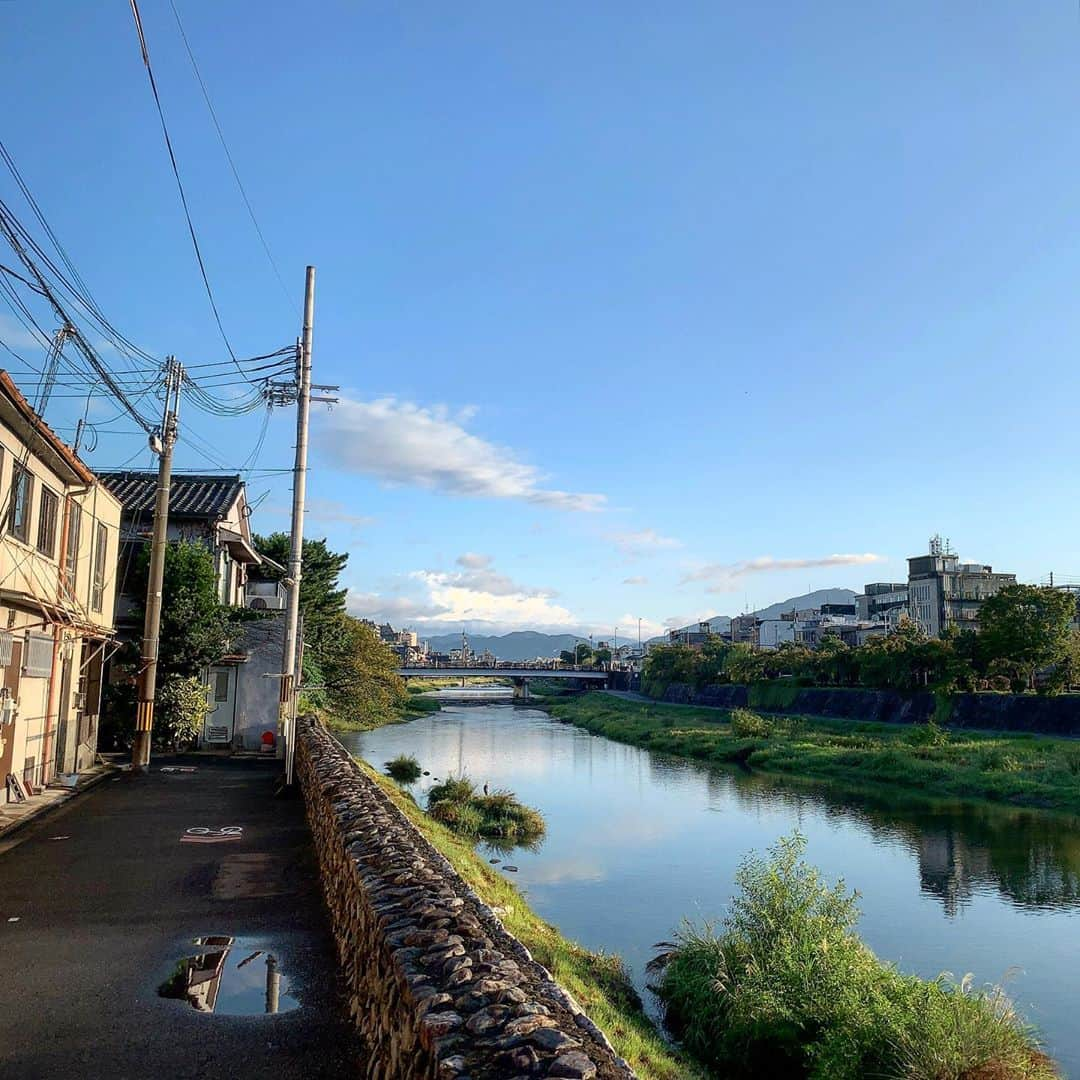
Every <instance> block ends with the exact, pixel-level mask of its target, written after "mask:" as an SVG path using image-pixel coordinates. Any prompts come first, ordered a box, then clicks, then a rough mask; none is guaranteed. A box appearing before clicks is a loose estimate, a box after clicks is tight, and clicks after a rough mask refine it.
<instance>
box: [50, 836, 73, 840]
mask: <svg viewBox="0 0 1080 1080" xmlns="http://www.w3.org/2000/svg"><path fill="white" fill-rule="evenodd" d="M49 839H50V840H70V839H71V837H70V836H50V837H49Z"/></svg>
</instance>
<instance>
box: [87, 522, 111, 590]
mask: <svg viewBox="0 0 1080 1080" xmlns="http://www.w3.org/2000/svg"><path fill="white" fill-rule="evenodd" d="M108 547H109V530H108V529H106V528H105V526H104V525H103V524H102V523H101V522H98V527H97V532H96V534H95V537H94V583H93V588H92V589H91V591H90V607H91V608H92V609H93V610H94V611H100V610H101V606H102V604H103V603H104V602H105V557H106V555H107V554H108Z"/></svg>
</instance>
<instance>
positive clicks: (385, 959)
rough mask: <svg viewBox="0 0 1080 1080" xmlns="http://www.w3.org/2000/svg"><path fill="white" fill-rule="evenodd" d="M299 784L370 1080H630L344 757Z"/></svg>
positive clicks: (305, 740)
mask: <svg viewBox="0 0 1080 1080" xmlns="http://www.w3.org/2000/svg"><path fill="white" fill-rule="evenodd" d="M298 736H299V737H298V742H297V771H298V776H299V779H300V785H301V788H302V790H303V793H304V799H305V802H306V804H307V815H308V821H309V822H310V825H311V831H312V834H313V836H314V841H315V848H316V852H317V855H318V859H319V866H320V871H321V876H322V882H323V890H324V893H325V896H326V902H327V906H328V907H329V910H330V919H331V926H332V929H333V933H334V937H335V938H336V940H337V946H338V952H339V956H340V959H341V966H342V971H343V974H344V979H345V983H346V986H347V989H348V994H349V1008H350V1012H351V1014H352V1017H353V1020H354V1021H355V1023H356V1025H357V1027H358V1028H359V1030H360V1032H361V1034H362V1036H363V1037H364V1039H365V1040H366V1041H367V1043H368V1045H369V1047H370V1051H371V1052H370V1054H369V1055H368V1056H367V1058H366V1060H365V1062H364V1063H363V1064H362V1066H361V1067H360V1070H359V1071H358V1075H363V1076H365V1077H368V1078H369V1080H424V1078H431V1080H436V1078H438V1080H452V1078H455V1077H456V1078H460V1080H466V1078H467V1077H472V1078H474V1080H479V1078H481V1077H491V1078H496V1077H506V1078H510V1077H528V1076H550V1077H565V1078H577V1080H590V1078H594V1077H595V1078H603V1080H627V1078H632V1077H633V1075H634V1074H633V1073H632V1072H631V1070H630V1068H629V1066H627V1065H626V1064H625V1062H623V1061H621V1059H619V1058H618V1057H617V1056H616V1055H615V1052H614V1051H613V1050H612V1048H611V1046H610V1045H609V1044H608V1043H607V1040H606V1039H605V1038H604V1036H603V1035H602V1034H601V1033H600V1031H599V1030H598V1029H597V1028H596V1026H595V1025H594V1024H593V1023H592V1021H590V1020H589V1019H588V1018H587V1017H586V1016H585V1015H584V1013H582V1012H581V1010H580V1008H579V1007H578V1006H577V1005H576V1004H575V1003H574V1001H573V1000H572V999H571V998H570V997H569V995H568V994H566V992H565V991H564V990H562V989H561V988H560V987H559V986H557V985H556V984H555V983H554V982H553V981H552V978H551V976H550V974H549V973H548V972H547V971H546V970H545V969H544V968H543V967H541V966H540V965H539V964H537V963H536V962H535V961H534V960H533V959H532V957H531V956H530V955H529V953H528V950H526V949H525V947H524V946H523V945H522V944H521V943H520V942H519V941H517V940H516V939H515V938H513V937H511V936H510V935H509V934H508V933H507V932H506V930H505V929H504V928H503V926H502V924H501V923H500V922H499V920H498V918H497V917H496V916H495V914H494V913H493V912H492V911H491V909H490V908H488V907H487V906H486V905H485V904H484V903H483V902H482V901H481V900H480V898H479V897H478V896H477V895H476V894H475V893H474V892H473V891H472V890H471V889H470V888H469V887H468V886H467V885H466V884H465V882H464V881H463V880H462V879H461V878H460V877H459V876H458V874H457V873H456V872H455V871H454V869H453V868H452V867H451V866H450V864H449V863H448V862H447V861H446V860H445V859H444V858H443V857H442V856H441V855H440V854H439V853H438V852H437V851H436V850H435V849H434V848H433V847H432V846H431V845H430V844H429V843H428V842H427V841H426V840H425V839H424V838H423V836H421V834H420V833H419V831H418V830H417V829H416V828H415V827H414V826H413V825H412V824H411V823H410V822H409V821H408V819H407V818H406V817H405V816H404V815H403V814H402V813H401V812H400V811H399V810H398V809H397V807H396V806H394V804H393V803H392V802H391V801H390V799H389V798H387V796H386V795H385V794H384V793H383V792H382V791H381V790H380V789H379V787H378V785H377V784H375V783H374V781H372V780H371V779H370V778H369V777H367V776H365V775H364V773H363V772H362V771H361V770H360V768H359V767H358V766H357V765H356V763H355V762H353V761H352V759H351V758H350V757H349V755H348V754H347V753H346V752H345V751H344V750H343V749H342V747H341V746H340V744H339V743H338V742H337V741H336V740H334V739H333V738H331V736H330V735H328V734H327V733H326V732H325V731H323V730H322V729H321V728H319V727H318V726H317V725H316V724H314V723H313V722H312V721H310V720H303V719H302V720H301V721H300V726H299V732H298Z"/></svg>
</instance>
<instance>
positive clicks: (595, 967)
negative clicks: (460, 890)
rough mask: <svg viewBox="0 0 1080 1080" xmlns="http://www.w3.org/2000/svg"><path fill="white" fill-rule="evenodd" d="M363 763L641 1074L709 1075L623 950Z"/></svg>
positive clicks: (684, 1078) (668, 1078)
mask: <svg viewBox="0 0 1080 1080" xmlns="http://www.w3.org/2000/svg"><path fill="white" fill-rule="evenodd" d="M360 765H361V768H363V769H364V770H365V771H366V772H367V773H368V775H369V776H371V777H372V779H374V780H375V781H376V783H378V784H379V785H380V786H381V787H382V789H383V790H384V791H385V792H386V793H387V795H389V796H390V798H391V799H393V801H394V802H395V804H396V805H397V806H398V807H400V809H401V810H402V811H403V812H404V813H405V815H406V816H407V817H408V818H409V819H410V820H411V821H412V822H413V824H415V825H416V826H417V828H418V829H419V830H420V831H421V832H422V833H423V834H424V835H425V836H426V837H427V839H428V840H429V841H431V843H432V844H433V845H434V846H435V847H436V848H437V849H438V850H439V851H440V852H441V853H442V854H443V855H444V856H446V858H447V859H448V860H449V861H450V863H451V864H452V865H453V866H454V869H456V870H457V872H458V873H459V874H460V875H461V876H462V877H463V878H464V879H465V881H466V882H468V884H469V885H470V887H472V888H473V889H475V890H476V892H477V894H478V895H479V896H480V897H481V898H482V899H483V900H484V902H485V903H486V904H489V905H490V906H491V907H492V908H494V909H495V910H496V911H497V912H499V916H500V918H501V919H502V921H503V923H504V925H505V926H506V929H507V930H508V931H509V932H510V933H511V934H513V935H514V936H515V937H516V938H517V939H518V940H519V941H521V942H522V943H523V944H524V945H525V947H526V948H527V949H528V950H529V951H530V952H531V953H532V954H533V956H534V957H536V959H537V961H538V962H539V963H541V964H543V965H544V967H546V968H547V969H548V970H549V971H550V972H551V973H552V975H553V976H554V977H555V979H556V981H557V982H558V983H559V985H560V986H562V987H564V988H565V989H566V990H567V991H568V992H569V993H570V994H572V995H573V996H574V998H575V999H576V1000H577V1001H578V1003H579V1004H580V1005H581V1007H582V1008H583V1009H585V1011H586V1012H587V1013H588V1014H589V1016H591V1017H592V1019H593V1020H594V1021H595V1022H596V1023H597V1024H598V1025H599V1027H600V1028H601V1030H602V1031H603V1032H604V1034H605V1035H607V1037H608V1038H609V1039H610V1040H611V1043H612V1045H613V1046H614V1047H615V1050H616V1051H617V1052H618V1053H619V1054H620V1055H621V1056H622V1057H624V1058H626V1060H627V1061H629V1062H630V1064H631V1065H632V1066H633V1067H634V1069H635V1071H636V1072H637V1074H638V1076H639V1077H641V1080H695V1078H698V1077H701V1076H702V1075H703V1074H702V1073H700V1072H699V1071H698V1070H697V1069H696V1067H694V1066H692V1065H691V1064H690V1063H689V1062H688V1061H687V1060H685V1059H684V1058H683V1057H681V1056H680V1055H679V1054H678V1053H677V1052H676V1051H675V1050H673V1049H672V1048H671V1047H670V1046H668V1045H667V1044H666V1043H665V1042H664V1040H663V1039H662V1038H661V1037H660V1034H659V1033H658V1032H657V1030H656V1028H655V1026H654V1025H653V1024H652V1023H651V1021H650V1020H649V1019H648V1017H646V1016H645V1014H644V1012H643V1011H642V1009H641V1002H640V1000H639V999H638V996H637V994H636V993H635V991H634V988H633V986H632V984H631V982H630V980H629V978H628V977H627V975H626V972H625V970H624V969H623V966H622V963H621V961H620V960H619V958H618V957H616V956H608V955H606V954H603V953H594V952H589V951H588V950H587V949H583V948H582V947H581V946H580V945H577V944H576V943H574V942H573V941H568V940H567V939H566V938H564V937H563V936H562V935H561V934H560V933H559V931H558V930H557V929H555V927H553V926H551V925H549V924H548V923H546V922H544V921H543V920H542V919H540V918H538V917H537V916H536V915H535V914H534V913H533V912H532V911H531V910H530V909H529V907H528V905H527V904H526V903H525V901H524V899H523V898H522V895H521V893H519V892H518V891H517V889H515V888H514V886H513V885H511V884H510V882H508V881H506V880H505V879H504V878H503V877H501V876H500V875H499V874H498V873H497V872H496V871H494V870H492V869H491V867H490V866H488V865H487V863H485V862H484V860H483V859H481V858H480V857H479V856H478V855H477V854H476V852H475V851H474V850H473V846H472V843H471V842H470V841H469V840H467V839H465V838H464V837H460V836H458V835H456V834H455V833H453V832H451V831H450V829H448V828H446V827H445V826H443V825H440V824H439V823H438V822H437V821H433V820H432V819H431V818H430V817H429V816H428V815H427V814H426V813H424V811H422V810H421V809H420V808H419V807H418V806H417V805H416V803H415V802H414V801H413V800H412V799H411V798H410V797H409V796H408V795H407V794H406V793H404V792H403V791H402V790H401V789H400V788H399V787H398V786H397V785H396V784H394V783H393V781H391V780H390V779H388V778H387V777H384V776H379V775H378V774H377V773H376V772H375V771H374V770H373V769H371V768H370V767H369V766H368V765H366V764H365V763H364V762H360Z"/></svg>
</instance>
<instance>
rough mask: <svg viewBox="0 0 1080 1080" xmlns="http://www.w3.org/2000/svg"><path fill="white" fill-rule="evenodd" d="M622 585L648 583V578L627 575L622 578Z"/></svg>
mask: <svg viewBox="0 0 1080 1080" xmlns="http://www.w3.org/2000/svg"><path fill="white" fill-rule="evenodd" d="M623 584H624V585H648V584H649V579H648V578H647V577H628V578H623Z"/></svg>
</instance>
